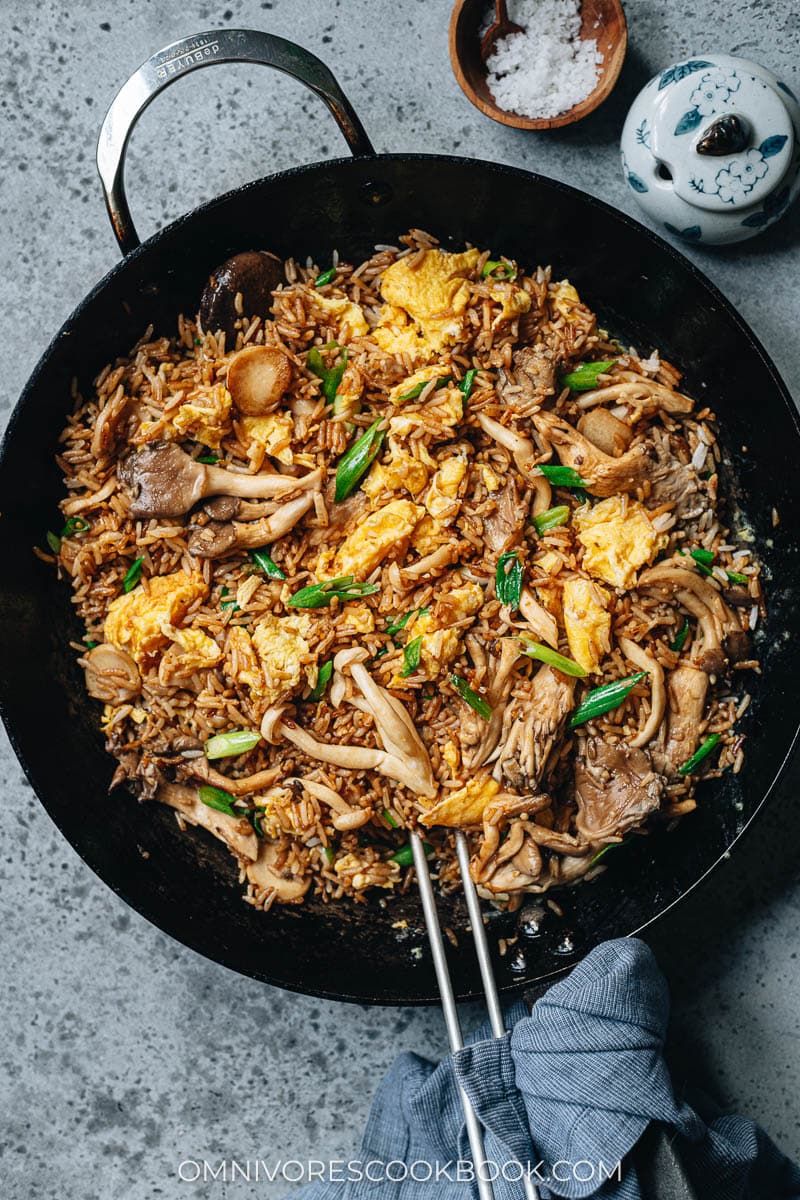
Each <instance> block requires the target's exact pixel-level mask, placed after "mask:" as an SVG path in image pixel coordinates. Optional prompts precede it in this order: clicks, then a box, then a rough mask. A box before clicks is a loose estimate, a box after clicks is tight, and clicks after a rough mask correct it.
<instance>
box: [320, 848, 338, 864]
mask: <svg viewBox="0 0 800 1200" xmlns="http://www.w3.org/2000/svg"><path fill="white" fill-rule="evenodd" d="M322 854H323V857H324V859H325V862H326V863H327V864H328V866H329V867H332V866H333V860H334V858H335V857H336V855H335V854H334V852H333V849H332V848H331V847H330V846H323V847H322Z"/></svg>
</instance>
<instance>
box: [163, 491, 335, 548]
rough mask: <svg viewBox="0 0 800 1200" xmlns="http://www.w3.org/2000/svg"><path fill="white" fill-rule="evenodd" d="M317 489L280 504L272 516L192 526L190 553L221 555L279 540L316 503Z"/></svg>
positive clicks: (189, 542)
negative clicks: (256, 519) (258, 519)
mask: <svg viewBox="0 0 800 1200" xmlns="http://www.w3.org/2000/svg"><path fill="white" fill-rule="evenodd" d="M315 495H316V493H315V492H307V493H306V494H305V495H304V496H298V497H297V498H296V499H295V500H287V502H286V503H285V504H281V505H280V506H279V507H277V508H276V509H275V511H274V513H273V514H272V516H271V517H262V518H261V520H260V521H209V523H208V524H207V525H198V526H195V528H194V529H192V531H191V533H190V535H189V540H188V543H187V545H188V548H189V553H190V554H193V555H195V556H196V557H198V558H222V557H223V556H224V555H225V554H232V553H233V552H234V551H236V550H257V549H258V547H259V546H268V545H269V544H270V542H274V541H277V539H278V538H280V537H283V535H284V534H285V533H288V532H289V530H290V529H293V528H294V526H295V525H296V524H297V522H298V521H299V520H301V519H302V518H303V517H304V516H305V514H306V513H307V512H308V511H309V509H310V508H313V506H314V496H315Z"/></svg>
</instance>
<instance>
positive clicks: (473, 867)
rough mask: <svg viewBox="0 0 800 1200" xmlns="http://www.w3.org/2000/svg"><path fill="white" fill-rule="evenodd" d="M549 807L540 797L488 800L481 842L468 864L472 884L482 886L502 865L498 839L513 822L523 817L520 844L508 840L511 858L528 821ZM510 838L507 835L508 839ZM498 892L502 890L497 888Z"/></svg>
mask: <svg viewBox="0 0 800 1200" xmlns="http://www.w3.org/2000/svg"><path fill="white" fill-rule="evenodd" d="M549 807H550V797H549V796H546V795H544V794H543V793H533V794H531V795H528V796H512V795H511V794H510V793H502V792H501V793H500V795H499V796H496V797H495V799H494V800H491V801H490V802H489V803H488V804H487V805H486V808H485V809H484V810H483V838H482V840H481V843H480V847H479V849H478V852H477V854H475V855H474V857H473V859H472V861H471V864H470V873H471V874H472V878H473V879H474V880H475V882H476V883H485V882H486V881H487V880H488V879H490V878H491V877H492V875H493V874H494V871H495V870H496V868H497V867H498V866H499V865H501V864H502V862H503V861H504V858H503V857H502V847H501V843H500V835H501V833H502V832H503V830H504V829H505V828H506V826H507V825H509V823H511V822H513V821H514V818H517V817H521V816H525V817H526V818H528V820H527V821H526V829H524V830H522V840H520V842H519V844H517V841H516V839H513V838H512V842H511V849H512V851H513V853H514V854H517V853H519V851H520V850H521V849H522V841H523V840H524V836H525V833H526V832H527V830H529V829H530V828H531V827H532V825H533V822H532V821H531V820H530V818H531V817H532V816H534V815H535V814H536V813H538V812H542V810H543V809H545V808H549ZM510 836H511V835H510ZM497 890H498V891H500V890H503V889H501V888H498V889H497Z"/></svg>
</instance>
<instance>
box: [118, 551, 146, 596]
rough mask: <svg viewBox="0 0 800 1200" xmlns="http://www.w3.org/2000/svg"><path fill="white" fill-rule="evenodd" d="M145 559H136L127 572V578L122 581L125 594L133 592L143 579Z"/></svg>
mask: <svg viewBox="0 0 800 1200" xmlns="http://www.w3.org/2000/svg"><path fill="white" fill-rule="evenodd" d="M143 562H144V558H135V559H134V560H133V562H132V563H131V565H130V566H129V567H128V570H127V571H126V572H125V578H124V579H123V581H122V590H123V592H132V591H133V589H134V588H135V587H136V585H137V584H138V582H139V580H140V579H141V578H142V563H143Z"/></svg>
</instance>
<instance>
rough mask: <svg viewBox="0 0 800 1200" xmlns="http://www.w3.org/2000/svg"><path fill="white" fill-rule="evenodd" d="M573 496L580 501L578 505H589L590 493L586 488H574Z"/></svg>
mask: <svg viewBox="0 0 800 1200" xmlns="http://www.w3.org/2000/svg"><path fill="white" fill-rule="evenodd" d="M572 494H573V496H574V497H575V499H576V500H577V501H578V504H588V503H589V493H588V492H587V491H586V489H585V488H574V489H573V493H572Z"/></svg>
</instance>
